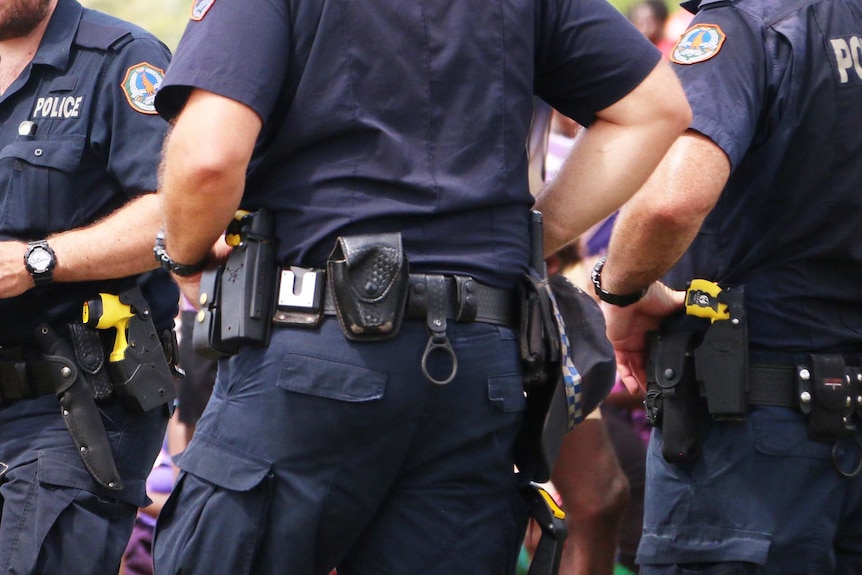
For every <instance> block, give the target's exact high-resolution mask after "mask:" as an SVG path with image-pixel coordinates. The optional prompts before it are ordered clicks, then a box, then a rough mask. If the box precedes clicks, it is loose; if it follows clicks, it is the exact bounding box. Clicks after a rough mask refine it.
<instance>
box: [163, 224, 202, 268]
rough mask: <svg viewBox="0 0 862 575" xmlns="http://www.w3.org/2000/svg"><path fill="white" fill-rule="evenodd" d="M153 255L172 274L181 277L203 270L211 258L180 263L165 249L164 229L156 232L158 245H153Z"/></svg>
mask: <svg viewBox="0 0 862 575" xmlns="http://www.w3.org/2000/svg"><path fill="white" fill-rule="evenodd" d="M153 255H154V256H155V257H156V261H157V262H158V263H159V265H160V266H161V267H162V269H166V270H168V271H169V272H171V273H172V274H175V275H178V276H180V277H187V276H193V275H195V274H196V273H199V272H202V271H203V270H204V268H206V267H207V263H208V260H209V258H204V259H202V260H201V261H199V262H198V263H196V264H179V263H177V262H175V261H174V260H173V259H171V256H169V255H168V252H167V250H166V249H165V232H164V230H162V231H160V232H159V233H158V234H156V245H155V246H153Z"/></svg>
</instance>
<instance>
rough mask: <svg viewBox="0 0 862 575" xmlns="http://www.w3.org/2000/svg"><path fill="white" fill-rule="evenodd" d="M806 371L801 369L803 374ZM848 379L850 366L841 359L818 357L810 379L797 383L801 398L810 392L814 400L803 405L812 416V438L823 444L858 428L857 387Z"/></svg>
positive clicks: (814, 360) (815, 356)
mask: <svg viewBox="0 0 862 575" xmlns="http://www.w3.org/2000/svg"><path fill="white" fill-rule="evenodd" d="M803 371H804V368H801V367H800V368H799V369H797V373H800V374H801V373H802V372H803ZM855 383H856V382H854V381H853V380H852V379H851V378H849V377H847V366H846V365H845V363H844V358H843V357H842V356H840V355H831V354H814V355H812V356H811V369H810V372H809V375H808V377H807V378H805V379H803V378H802V377H801V375H800V376H799V377H798V379H797V385H798V387H799V392H800V395H801V394H802V393H804V392H808V393H809V394H810V396H811V397H813V400H812V401H810V402H808V403H801V404H800V407H801V409H802V412H803V413H805V414H807V415H808V437H809V438H810V439H811V440H812V441H818V442H820V443H834V442H835V441H836V440H837V439H838V438H839V437H841V436H842V435H844V434H847V433H851V432H852V431H853V430H854V429H855V427H854V424H853V422H852V415H853V410H854V406H855V403H854V399H855V398H856V396H857V395H858V392H857V391H856V386H855V385H854V384H855Z"/></svg>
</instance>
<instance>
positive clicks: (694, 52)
mask: <svg viewBox="0 0 862 575" xmlns="http://www.w3.org/2000/svg"><path fill="white" fill-rule="evenodd" d="M725 38H727V36H726V35H725V33H724V31H723V30H722V29H721V28H720V27H719V26H717V25H715V24H696V25H694V26H692V27H691V28H689V29H688V30H686V31H685V33H684V34H683V35H682V36H681V37H680V39H679V42H677V43H676V46H674V47H673V52H671V55H670V60H671V62H674V63H676V64H697V63H698V62H705V61H706V60H709V59H710V58H712V57H713V56H715V55H716V54H718V51H719V50H721V46H722V44H724V40H725Z"/></svg>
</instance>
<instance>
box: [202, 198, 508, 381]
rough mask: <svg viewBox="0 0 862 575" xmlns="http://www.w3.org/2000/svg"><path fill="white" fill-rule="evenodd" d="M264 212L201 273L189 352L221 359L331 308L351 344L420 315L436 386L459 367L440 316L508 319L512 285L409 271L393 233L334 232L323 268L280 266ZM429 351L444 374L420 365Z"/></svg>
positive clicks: (381, 336)
mask: <svg viewBox="0 0 862 575" xmlns="http://www.w3.org/2000/svg"><path fill="white" fill-rule="evenodd" d="M270 219H271V218H270V216H269V213H268V212H266V211H263V210H262V211H261V212H257V213H255V214H253V215H252V216H245V217H243V218H242V219H241V220H240V221H241V222H244V223H243V224H242V226H244V227H243V229H241V230H239V232H238V233H237V234H236V235H237V237H238V238H239V240H238V242H237V245H235V246H234V249H233V251H232V252H231V254H230V255H229V256H228V259H227V261H226V262H225V263H224V264H223V265H222V266H219V267H218V268H217V269H215V270H209V271H206V272H204V274H203V276H202V277H201V293H200V304H201V306H202V309H201V311H200V312H199V313H198V315H197V323H196V324H195V329H194V335H193V338H194V344H193V345H194V349H195V350H196V351H197V352H198V353H200V354H202V355H205V356H209V357H223V356H229V355H234V354H236V353H238V352H239V350H240V349H241V348H243V347H260V346H266V345H268V344H269V339H270V336H271V331H272V326H273V325H279V326H294V327H314V326H317V325H318V324H319V323H320V321H321V319H322V317H323V316H324V315H334V316H336V317H337V318H338V324H339V326H340V327H341V331H342V333H343V334H344V337H345V338H347V339H348V340H351V341H357V342H368V341H379V340H385V339H389V338H392V337H395V335H397V334H398V331H399V329H400V327H401V323H402V321H403V320H404V319H422V320H424V321H425V324H426V327H427V329H428V333H429V340H428V345H427V346H426V349H425V353H424V355H423V358H422V369H423V371H424V372H425V374H426V376H427V377H428V379H430V380H431V381H433V382H434V383H439V384H444V383H448V382H449V381H451V380H452V378H454V377H455V374H456V373H457V367H458V362H457V358H456V357H455V352H454V350H453V349H452V346H451V345H450V342H449V339H448V336H447V333H446V326H447V322H448V321H450V320H451V321H455V322H475V321H479V322H485V323H491V324H497V325H505V326H509V327H512V328H515V327H516V326H517V322H518V312H517V308H516V301H515V300H516V294H515V291H514V290H504V289H498V288H493V287H490V286H486V285H483V284H481V283H479V282H477V281H476V280H475V279H473V278H471V277H468V276H458V275H454V276H447V275H440V274H415V273H414V274H411V273H409V272H408V262H407V256H406V254H405V253H404V250H403V247H402V242H401V234H399V233H388V234H372V235H357V236H342V237H339V238H338V240H337V241H336V244H335V247H334V248H333V249H332V252H331V253H330V255H329V258H328V259H327V261H326V268H325V269H307V268H301V267H296V266H293V267H288V268H279V267H278V266H277V265H276V252H277V248H276V244H275V242H274V241H273V240H271V239H269V238H271V237H272V233H271V229H270V228H271V222H270V221H269V220H270ZM243 230H246V231H243ZM434 351H439V352H442V353H444V354H446V355H448V357H449V358H450V359H451V365H452V367H451V370H450V371H449V372H448V373H449V375H446V376H435V375H433V374H430V373H429V372H428V370H427V365H426V363H427V360H428V357H429V356H430V355H431V353H432V352H434Z"/></svg>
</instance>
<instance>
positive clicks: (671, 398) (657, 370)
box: [644, 316, 709, 463]
mask: <svg viewBox="0 0 862 575" xmlns="http://www.w3.org/2000/svg"><path fill="white" fill-rule="evenodd" d="M678 320H679V321H682V322H687V321H689V319H688V318H684V317H683V318H681V319H680V318H678V317H677V316H673V317H672V320H671V322H672V323H675V322H676V321H678ZM679 327H681V326H676V325H674V326H673V327H672V328H670V329H668V326H667V324H665V325H663V326H662V331H661V332H659V333H653V334H651V336H650V341H649V362H648V364H647V393H646V399H645V402H644V403H645V404H646V408H647V416H648V417H649V420H650V423H651V424H652V425H653V426H655V427H660V428H661V430H662V441H663V446H662V455H663V456H664V458H665V460H666V461H668V462H669V463H690V462H693V461H696V460H697V459H698V458H699V457H700V450H701V443H702V437H701V427H702V424H703V422H704V421H705V420H706V419H708V418H709V414H708V412H707V410H706V402H705V401H704V399H703V398H702V397H701V396H700V385H699V384H698V382H697V379H696V378H695V372H694V358H693V356H692V348H693V340H695V339H696V338H698V337H699V336H700V332H699V331H692V330H690V329H680V328H679Z"/></svg>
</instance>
